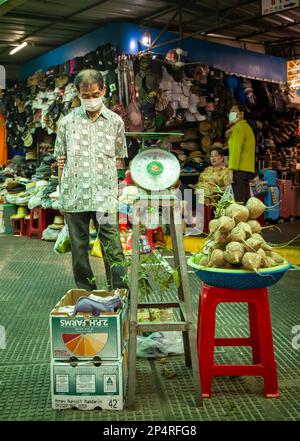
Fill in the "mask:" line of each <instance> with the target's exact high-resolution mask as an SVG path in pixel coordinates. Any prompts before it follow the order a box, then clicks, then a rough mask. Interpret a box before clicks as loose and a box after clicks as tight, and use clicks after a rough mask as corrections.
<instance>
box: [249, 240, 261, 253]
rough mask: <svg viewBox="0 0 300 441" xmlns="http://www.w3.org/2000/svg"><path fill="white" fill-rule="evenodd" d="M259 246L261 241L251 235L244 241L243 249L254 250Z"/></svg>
mask: <svg viewBox="0 0 300 441" xmlns="http://www.w3.org/2000/svg"><path fill="white" fill-rule="evenodd" d="M260 246H261V242H260V241H259V240H257V239H255V238H253V237H250V239H247V240H246V241H245V250H246V251H247V252H255V251H257V250H258V249H259V248H260Z"/></svg>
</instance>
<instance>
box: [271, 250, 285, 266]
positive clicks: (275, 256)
mask: <svg viewBox="0 0 300 441" xmlns="http://www.w3.org/2000/svg"><path fill="white" fill-rule="evenodd" d="M267 256H269V257H271V259H273V260H274V262H275V263H276V265H280V264H282V263H283V262H284V258H283V257H282V256H280V254H278V253H275V252H274V251H267Z"/></svg>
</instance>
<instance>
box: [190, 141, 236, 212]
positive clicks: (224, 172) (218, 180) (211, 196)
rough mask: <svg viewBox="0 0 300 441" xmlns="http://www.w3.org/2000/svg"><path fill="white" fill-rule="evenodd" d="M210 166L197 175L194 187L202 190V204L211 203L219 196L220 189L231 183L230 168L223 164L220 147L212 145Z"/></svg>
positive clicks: (222, 153) (222, 154)
mask: <svg viewBox="0 0 300 441" xmlns="http://www.w3.org/2000/svg"><path fill="white" fill-rule="evenodd" d="M210 162H211V166H210V167H207V168H206V169H205V170H204V172H203V173H201V175H200V176H199V180H198V182H197V184H196V185H194V188H195V189H196V191H197V190H198V189H203V190H204V204H205V205H212V204H213V203H214V202H216V201H217V200H218V198H219V196H220V189H221V190H225V188H226V187H227V186H228V185H229V184H231V183H232V170H229V169H228V168H227V167H226V166H225V164H224V152H223V149H222V148H221V147H213V148H212V149H211V151H210Z"/></svg>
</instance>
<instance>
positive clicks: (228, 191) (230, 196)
mask: <svg viewBox="0 0 300 441" xmlns="http://www.w3.org/2000/svg"><path fill="white" fill-rule="evenodd" d="M226 201H234V193H233V188H232V185H231V184H230V185H228V186H227V187H226V188H225V190H224V193H223V195H222V196H221V198H220V202H226Z"/></svg>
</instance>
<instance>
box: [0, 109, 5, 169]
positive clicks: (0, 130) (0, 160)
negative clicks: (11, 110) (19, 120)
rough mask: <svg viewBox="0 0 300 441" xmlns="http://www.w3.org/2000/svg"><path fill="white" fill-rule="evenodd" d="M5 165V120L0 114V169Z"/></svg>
mask: <svg viewBox="0 0 300 441" xmlns="http://www.w3.org/2000/svg"><path fill="white" fill-rule="evenodd" d="M6 164H7V145H6V120H5V116H4V115H3V114H2V113H0V167H5V166H6Z"/></svg>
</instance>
